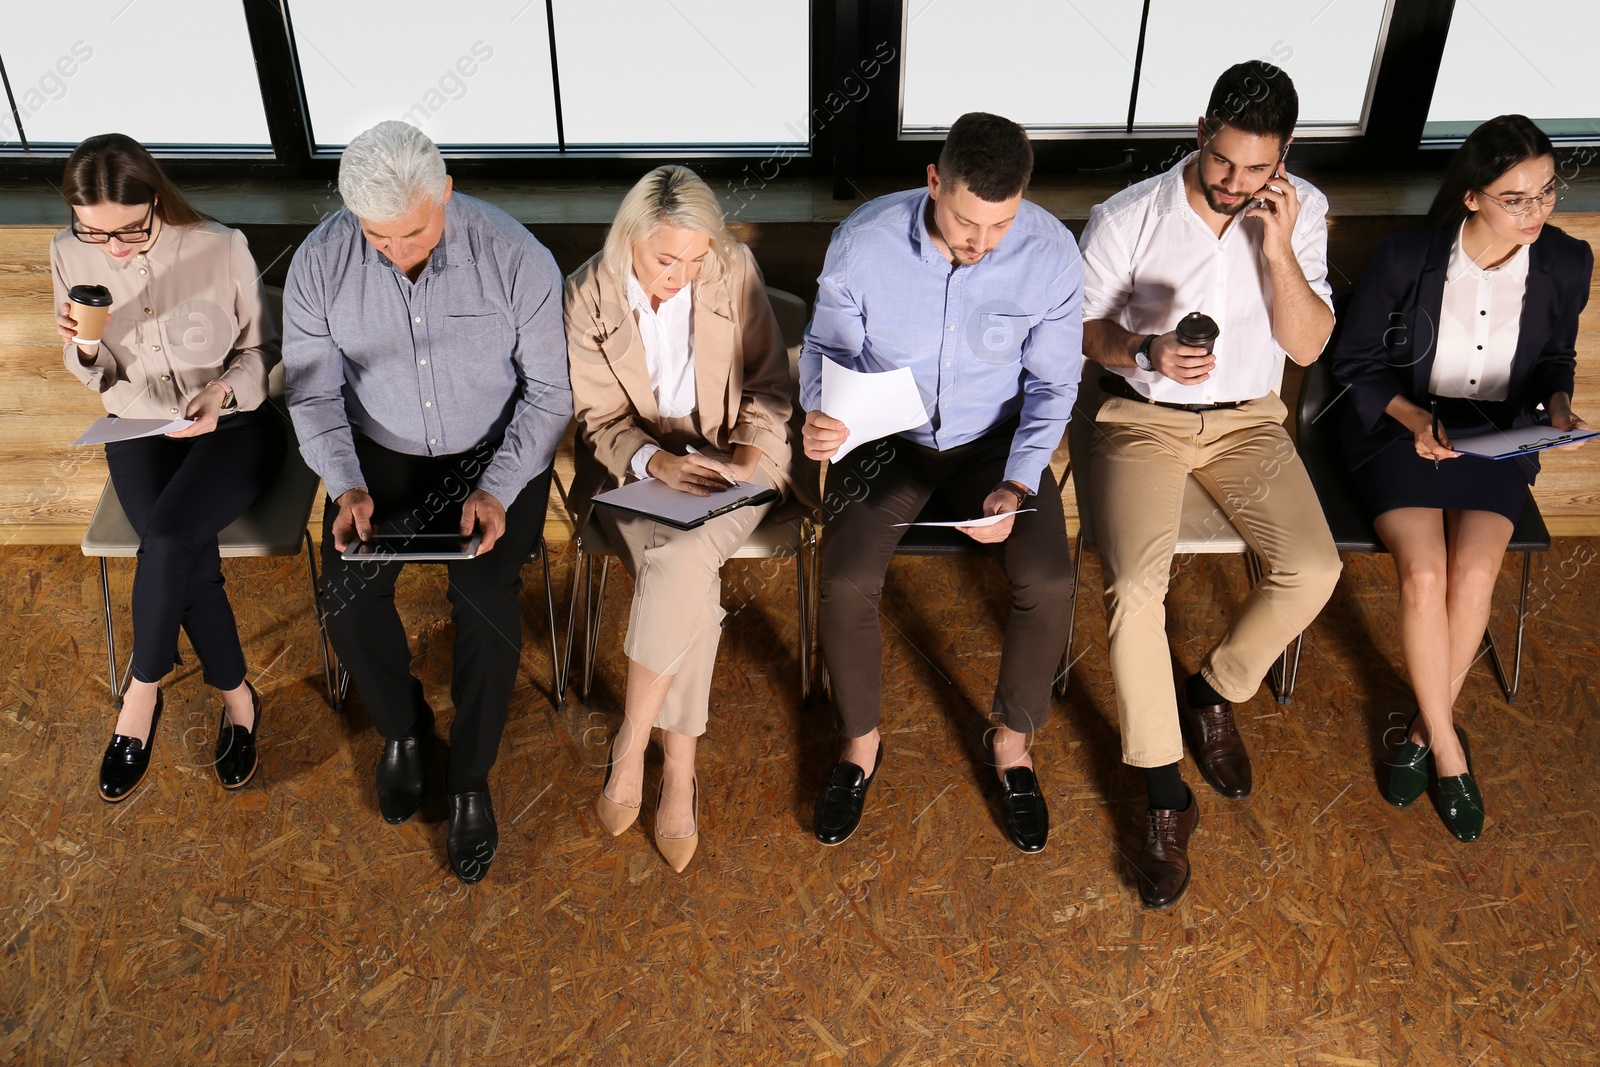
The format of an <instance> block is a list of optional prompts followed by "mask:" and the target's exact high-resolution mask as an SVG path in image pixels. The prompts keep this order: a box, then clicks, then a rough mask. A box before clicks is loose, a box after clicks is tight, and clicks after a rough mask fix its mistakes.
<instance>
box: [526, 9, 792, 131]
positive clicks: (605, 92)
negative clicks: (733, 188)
mask: <svg viewBox="0 0 1600 1067" xmlns="http://www.w3.org/2000/svg"><path fill="white" fill-rule="evenodd" d="M810 20H811V15H810V4H809V3H808V2H807V0H760V2H759V3H752V2H750V0H556V3H555V32H556V51H557V55H558V57H559V60H560V65H561V115H562V121H563V124H564V128H565V131H566V136H567V144H569V145H596V144H804V143H806V142H807V141H808V140H809V134H808V132H807V130H808V121H809V116H808V114H807V112H808V111H809V109H810V103H809V100H810V85H811V71H810V43H809V42H810V39H811V22H810Z"/></svg>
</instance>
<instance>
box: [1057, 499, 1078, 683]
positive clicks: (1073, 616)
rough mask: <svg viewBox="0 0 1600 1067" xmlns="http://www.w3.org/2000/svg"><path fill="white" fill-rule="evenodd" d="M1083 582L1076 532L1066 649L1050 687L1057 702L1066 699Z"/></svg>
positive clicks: (1062, 651)
mask: <svg viewBox="0 0 1600 1067" xmlns="http://www.w3.org/2000/svg"><path fill="white" fill-rule="evenodd" d="M1082 581H1083V532H1082V531H1081V530H1080V531H1079V532H1078V543H1077V544H1075V545H1073V546H1072V609H1071V611H1069V612H1068V614H1067V647H1065V648H1063V649H1062V650H1061V670H1060V671H1059V672H1058V673H1057V674H1056V680H1055V684H1054V685H1053V686H1052V687H1051V688H1052V689H1053V690H1054V691H1055V697H1056V699H1057V700H1065V699H1066V698H1067V683H1068V681H1069V679H1070V672H1071V670H1072V638H1073V635H1074V633H1075V632H1076V630H1077V626H1078V590H1079V588H1080V585H1079V583H1081V582H1082Z"/></svg>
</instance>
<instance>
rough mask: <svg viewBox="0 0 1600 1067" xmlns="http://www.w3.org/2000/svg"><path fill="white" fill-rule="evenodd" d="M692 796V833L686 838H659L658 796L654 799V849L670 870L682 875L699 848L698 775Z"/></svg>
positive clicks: (662, 787)
mask: <svg viewBox="0 0 1600 1067" xmlns="http://www.w3.org/2000/svg"><path fill="white" fill-rule="evenodd" d="M661 791H662V793H665V792H666V784H665V783H662V786H661ZM693 796H694V833H692V834H690V835H689V836H688V837H662V836H661V829H660V821H659V820H660V817H661V816H660V811H661V799H660V794H657V797H656V812H657V815H656V819H657V824H656V831H655V837H656V848H658V849H660V850H661V856H662V858H663V859H665V860H666V861H667V862H668V863H670V864H672V869H673V870H675V871H677V872H678V873H679V874H682V873H683V869H684V868H685V867H687V866H689V861H690V860H692V859H694V850H695V849H696V848H698V847H699V846H700V776H699V775H696V776H695V778H694V793H693Z"/></svg>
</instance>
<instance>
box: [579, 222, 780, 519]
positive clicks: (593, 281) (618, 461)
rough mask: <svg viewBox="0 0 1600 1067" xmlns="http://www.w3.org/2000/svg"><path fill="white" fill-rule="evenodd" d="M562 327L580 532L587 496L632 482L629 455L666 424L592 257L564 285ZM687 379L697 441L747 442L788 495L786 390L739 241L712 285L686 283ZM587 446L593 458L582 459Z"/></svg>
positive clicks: (623, 309)
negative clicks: (690, 346) (575, 435)
mask: <svg viewBox="0 0 1600 1067" xmlns="http://www.w3.org/2000/svg"><path fill="white" fill-rule="evenodd" d="M566 321H567V363H568V367H569V371H570V374H571V378H572V406H573V412H574V414H575V415H576V417H577V421H578V431H579V433H581V434H582V435H583V440H584V442H585V443H586V444H587V445H588V446H589V449H583V448H580V449H578V457H577V459H578V463H577V469H576V471H575V472H574V474H573V485H572V492H571V493H570V494H569V498H568V506H569V508H570V509H571V511H572V513H573V521H574V522H575V523H576V525H577V528H578V529H580V530H581V529H583V524H584V521H585V520H586V519H587V518H588V517H589V508H590V501H591V498H592V497H593V496H594V494H595V493H597V492H601V491H603V490H605V489H608V488H611V487H613V486H617V485H621V484H623V483H624V482H626V481H630V480H632V477H633V475H632V472H631V470H630V469H629V463H630V462H631V461H632V459H633V454H634V453H635V452H637V451H639V448H640V447H641V446H642V445H646V444H659V442H658V441H657V440H656V435H658V434H660V433H662V432H664V430H665V422H664V420H662V419H661V416H660V413H659V412H658V411H657V409H656V401H655V392H654V390H653V389H652V388H651V386H650V368H649V366H648V365H647V364H646V361H645V352H644V340H643V338H642V337H641V336H640V335H639V329H638V326H637V324H636V323H635V321H634V316H633V311H632V309H631V308H630V307H629V304H628V295H627V291H626V289H625V286H624V284H623V283H622V282H621V281H619V280H618V279H616V278H614V277H612V275H611V273H610V272H609V271H607V270H605V269H604V268H603V267H602V266H601V264H600V256H599V255H598V254H597V255H595V256H593V257H592V258H590V259H589V261H588V262H586V263H585V264H584V265H583V266H581V267H579V268H578V269H577V271H576V272H574V273H573V275H572V276H571V277H570V278H568V279H567V287H566ZM694 379H695V403H696V409H697V410H696V416H697V418H698V419H699V423H700V432H701V434H702V435H703V436H704V437H705V439H706V442H707V443H708V444H710V445H711V446H713V447H714V448H716V449H717V450H718V451H720V452H722V453H724V454H731V452H732V451H733V446H734V445H755V446H756V447H757V448H759V449H760V450H761V465H762V468H763V469H764V470H765V471H766V473H767V474H768V476H769V477H770V478H771V480H772V484H774V485H776V486H778V487H779V488H780V490H781V491H782V492H783V493H784V494H785V496H787V495H788V491H789V489H790V488H791V482H790V476H789V462H790V448H789V416H790V413H791V411H792V409H793V397H794V386H793V383H792V382H791V381H790V379H789V361H788V355H787V353H786V351H785V349H784V347H783V339H782V337H780V336H779V333H778V323H777V320H776V319H774V318H773V315H772V305H771V304H770V303H768V301H767V291H766V287H765V285H764V284H763V282H762V279H761V269H760V268H759V267H757V266H756V260H755V256H753V255H751V253H750V249H749V248H747V247H745V246H744V245H742V244H741V245H739V246H737V248H736V250H735V252H734V255H733V257H732V262H731V263H730V264H729V267H728V270H727V271H726V272H725V273H724V274H723V276H722V278H721V279H719V280H717V281H715V282H701V281H696V282H695V283H694ZM590 450H592V454H593V459H588V458H587V457H586V456H585V452H587V451H590Z"/></svg>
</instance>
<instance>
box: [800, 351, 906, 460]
mask: <svg viewBox="0 0 1600 1067" xmlns="http://www.w3.org/2000/svg"><path fill="white" fill-rule="evenodd" d="M822 411H823V413H824V414H826V415H828V416H830V417H832V418H835V419H838V420H839V421H840V422H842V423H844V424H845V425H846V426H848V427H850V436H849V437H846V438H845V439H844V444H842V445H840V446H839V451H837V452H835V453H834V454H833V461H834V462H835V463H837V462H838V461H839V460H841V459H843V458H844V457H846V456H848V455H849V454H850V453H851V451H852V450H854V449H856V448H858V447H860V446H861V445H864V444H866V443H868V442H869V441H876V440H877V439H878V438H880V437H888V436H889V435H890V434H892V433H899V432H900V431H901V430H912V429H915V428H917V427H918V426H921V425H922V424H923V423H925V422H927V421H928V411H927V409H926V408H924V407H923V406H922V396H921V394H919V393H918V392H917V382H916V379H915V378H913V377H912V376H911V368H910V367H896V368H895V369H894V370H890V371H879V372H877V373H873V374H866V373H863V372H862V371H858V370H851V369H850V368H849V367H845V366H841V365H840V364H838V363H835V362H834V361H833V360H831V359H829V358H828V357H826V356H824V357H822Z"/></svg>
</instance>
